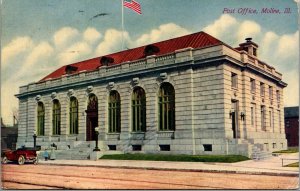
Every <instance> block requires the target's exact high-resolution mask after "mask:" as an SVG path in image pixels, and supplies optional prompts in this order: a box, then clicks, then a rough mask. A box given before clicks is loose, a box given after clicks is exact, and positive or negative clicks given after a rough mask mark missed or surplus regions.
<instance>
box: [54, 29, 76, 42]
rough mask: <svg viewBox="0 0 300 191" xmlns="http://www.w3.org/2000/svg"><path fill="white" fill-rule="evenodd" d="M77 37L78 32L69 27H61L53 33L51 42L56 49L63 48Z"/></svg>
mask: <svg viewBox="0 0 300 191" xmlns="http://www.w3.org/2000/svg"><path fill="white" fill-rule="evenodd" d="M78 35H79V32H78V30H77V29H74V28H71V27H63V28H61V29H60V30H58V31H57V32H55V34H54V35H53V41H54V44H55V46H56V47H63V46H65V45H66V44H67V43H68V42H70V40H72V39H73V38H74V37H76V36H78Z"/></svg>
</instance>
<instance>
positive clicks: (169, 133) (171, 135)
mask: <svg viewBox="0 0 300 191" xmlns="http://www.w3.org/2000/svg"><path fill="white" fill-rule="evenodd" d="M174 132H175V131H158V132H157V135H158V138H168V139H174Z"/></svg>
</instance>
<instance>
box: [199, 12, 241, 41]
mask: <svg viewBox="0 0 300 191" xmlns="http://www.w3.org/2000/svg"><path fill="white" fill-rule="evenodd" d="M237 24H238V22H237V20H236V19H235V18H234V17H232V16H230V15H228V14H224V15H222V16H221V17H220V18H219V19H217V20H216V21H214V22H213V23H212V24H210V25H208V26H206V27H204V28H203V31H205V32H207V33H208V34H210V35H212V36H214V37H216V38H221V37H223V36H224V33H227V32H228V31H232V28H233V27H235V26H236V25H237Z"/></svg>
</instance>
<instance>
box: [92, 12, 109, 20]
mask: <svg viewBox="0 0 300 191" xmlns="http://www.w3.org/2000/svg"><path fill="white" fill-rule="evenodd" d="M106 15H109V13H99V14H97V15H95V16H93V17H92V18H90V20H92V19H95V18H97V17H103V16H106Z"/></svg>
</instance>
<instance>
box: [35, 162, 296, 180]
mask: <svg viewBox="0 0 300 191" xmlns="http://www.w3.org/2000/svg"><path fill="white" fill-rule="evenodd" d="M39 164H40V165H56V166H77V167H98V168H123V169H143V170H161V171H182V172H211V173H226V174H251V175H269V176H287V177H298V176H299V173H285V172H250V171H238V170H209V169H180V168H177V169H174V168H159V167H132V166H104V165H93V164H91V165H88V164H83V165H78V164H61V163H57V164H55V163H39Z"/></svg>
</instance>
